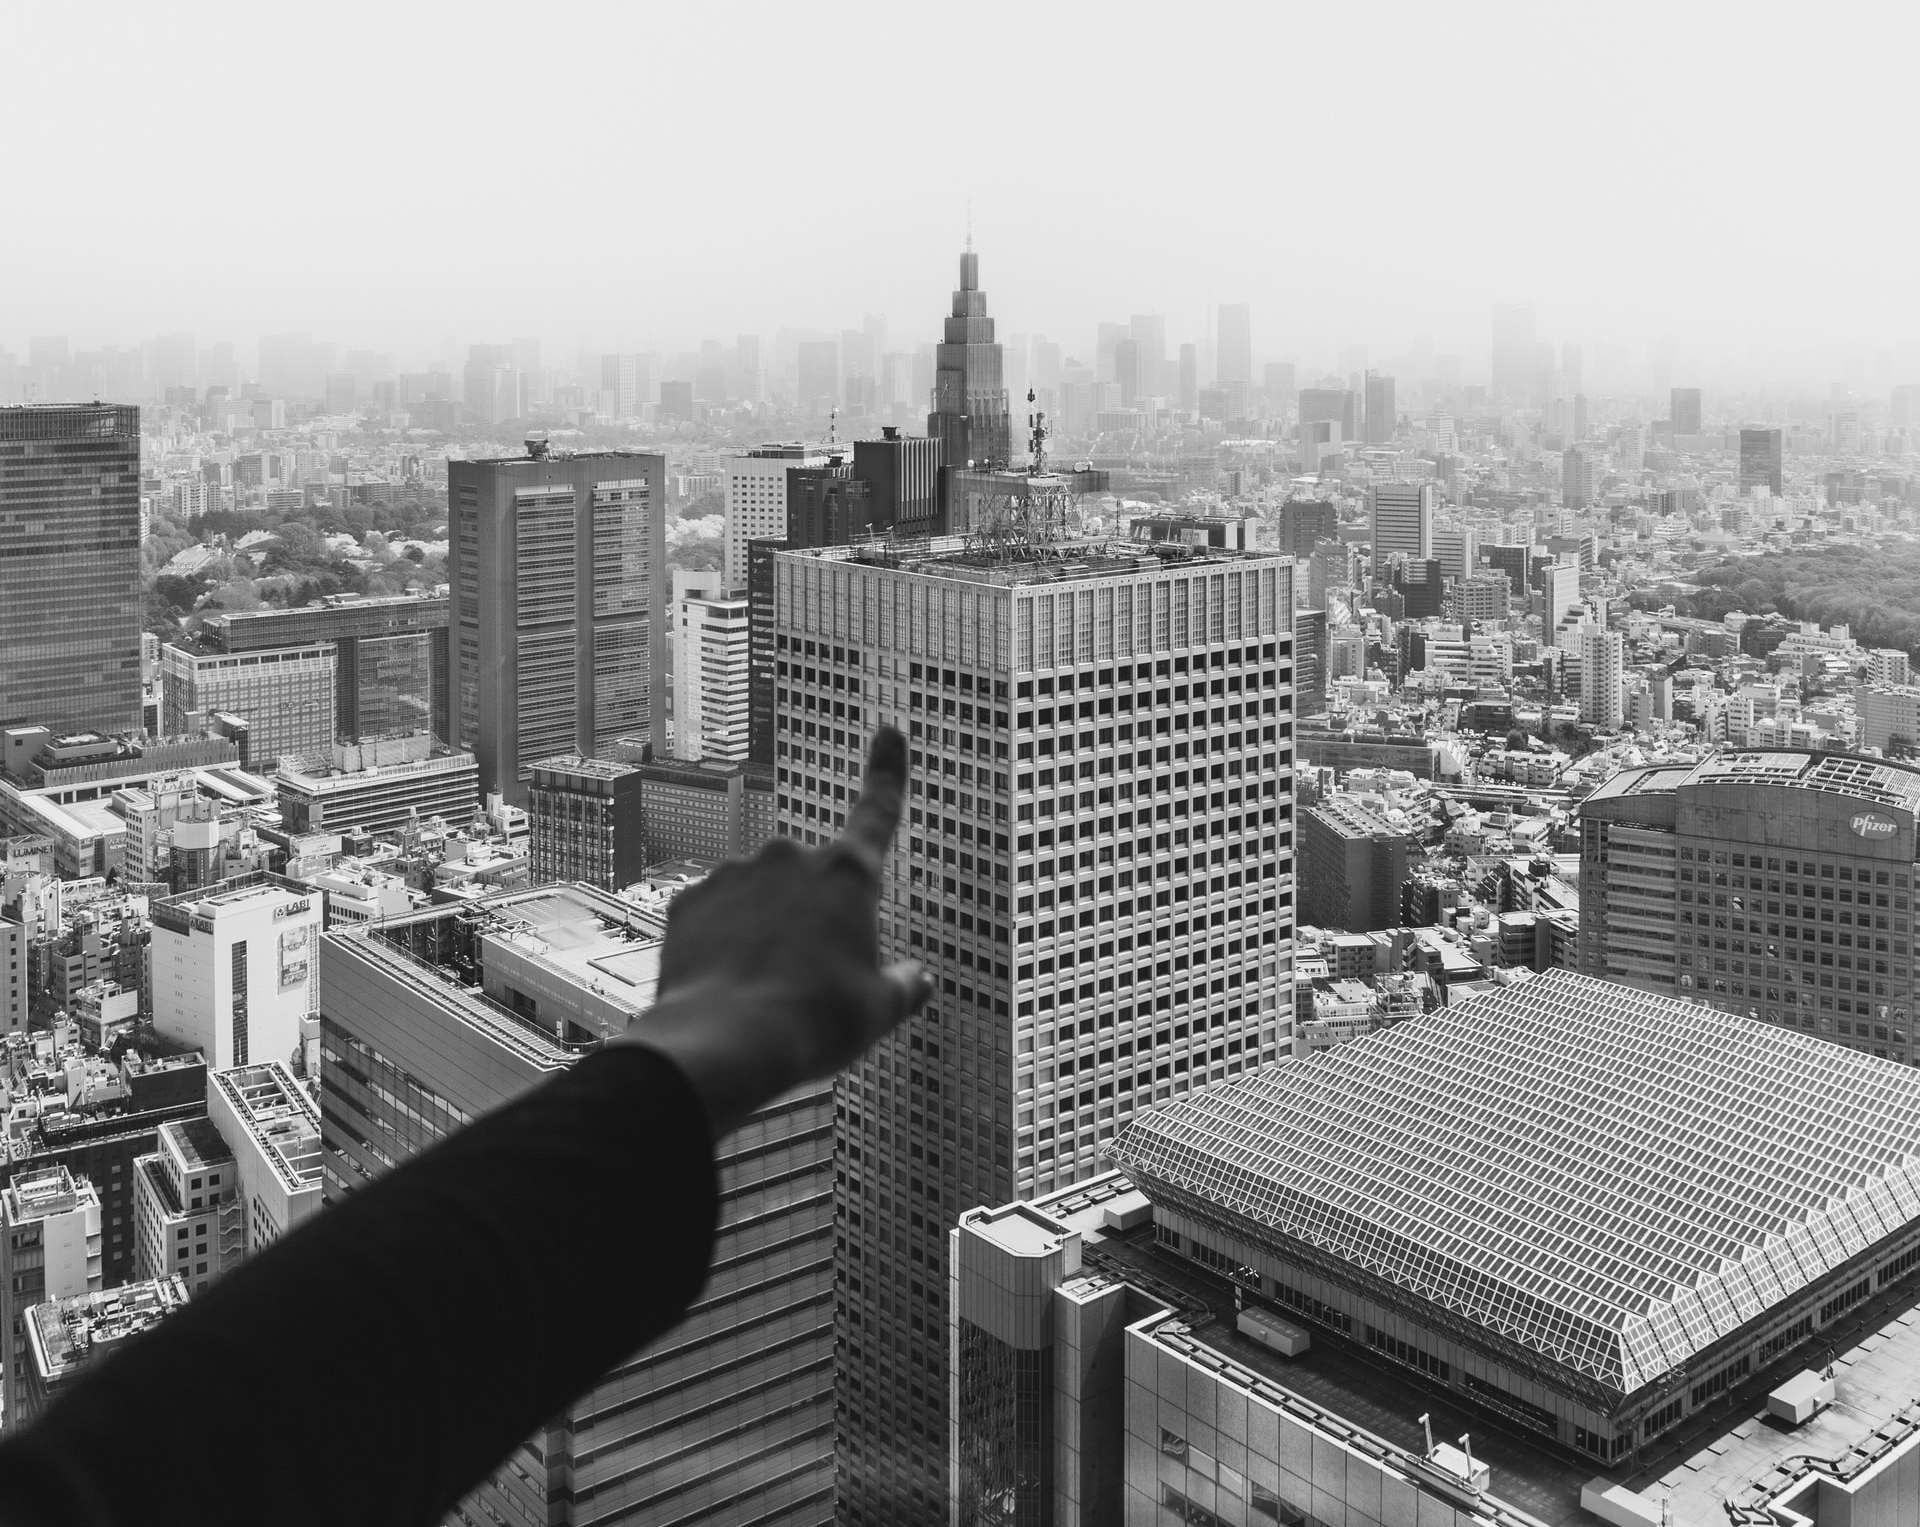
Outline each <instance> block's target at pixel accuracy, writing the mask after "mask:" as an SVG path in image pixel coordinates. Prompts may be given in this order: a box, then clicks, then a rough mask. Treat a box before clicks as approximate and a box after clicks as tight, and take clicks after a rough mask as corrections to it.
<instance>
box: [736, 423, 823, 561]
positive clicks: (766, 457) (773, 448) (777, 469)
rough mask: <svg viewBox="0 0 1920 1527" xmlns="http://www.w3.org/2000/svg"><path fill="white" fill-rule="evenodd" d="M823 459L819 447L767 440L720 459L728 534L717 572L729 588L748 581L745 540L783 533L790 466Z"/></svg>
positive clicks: (777, 536)
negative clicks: (720, 572)
mask: <svg viewBox="0 0 1920 1527" xmlns="http://www.w3.org/2000/svg"><path fill="white" fill-rule="evenodd" d="M826 464H827V452H826V448H825V447H824V446H817V445H800V444H798V443H791V444H776V443H772V442H769V443H768V444H766V445H757V446H753V447H751V448H750V449H748V450H745V451H742V452H740V453H739V454H738V455H736V456H728V457H726V458H725V459H724V460H723V461H722V463H721V468H720V473H721V478H722V480H723V488H724V491H725V493H726V532H725V533H726V538H727V540H726V547H725V553H724V555H725V562H724V565H723V567H722V571H723V572H724V573H725V575H726V585H727V587H728V588H730V589H743V588H745V587H746V586H747V543H748V542H749V541H763V540H772V541H784V540H785V539H786V538H787V473H788V472H789V471H790V470H791V469H793V468H794V467H804V468H813V467H824V466H826Z"/></svg>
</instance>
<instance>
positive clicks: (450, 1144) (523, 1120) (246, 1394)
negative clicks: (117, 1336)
mask: <svg viewBox="0 0 1920 1527" xmlns="http://www.w3.org/2000/svg"><path fill="white" fill-rule="evenodd" d="M717 1203H718V1194H717V1190H716V1186H715V1175H714V1161H713V1144H712V1139H711V1135H710V1132H709V1127H708V1122H707V1117H706V1113H705V1110H704V1109H703V1108H702V1106H701V1103H700V1101H699V1099H698V1097H696V1095H695V1094H694V1092H693V1090H692V1088H691V1087H690V1086H689V1085H688V1083H687V1081H686V1078H685V1077H684V1076H683V1075H682V1074H681V1072H680V1071H679V1069H678V1068H677V1067H675V1066H674V1065H673V1063H672V1062H670V1061H669V1060H667V1059H666V1058H665V1057H664V1056H661V1055H659V1054H657V1053H655V1052H654V1051H651V1050H648V1049H645V1048H642V1047H640V1046H638V1045H616V1046H613V1047H610V1048H608V1049H605V1050H601V1051H599V1052H597V1053H596V1054H593V1055H591V1056H589V1057H588V1058H587V1059H585V1060H583V1061H582V1062H580V1064H579V1065H577V1066H575V1067H574V1068H572V1069H571V1070H570V1071H568V1072H567V1073H565V1074H564V1075H562V1076H559V1077H556V1078H554V1079H553V1080H551V1081H549V1082H546V1083H544V1084H542V1085H541V1086H540V1087H538V1088H536V1089H535V1090H534V1091H533V1092H530V1093H528V1094H527V1095H525V1096H524V1097H521V1098H519V1099H517V1100H516V1101H514V1102H513V1103H510V1104H508V1105H507V1106H506V1107H505V1108H502V1109H500V1110H499V1111H497V1112H495V1113H492V1114H489V1115H487V1116H486V1117H485V1118H482V1119H480V1120H478V1121H476V1122H475V1123H474V1124H472V1125H471V1126H469V1127H468V1128H466V1129H464V1130H462V1131H460V1132H459V1133H458V1134H455V1135H453V1136H451V1137H449V1138H448V1139H447V1140H445V1141H444V1142H442V1143H441V1144H440V1145H438V1146H436V1147H435V1148H434V1149H432V1150H430V1151H427V1152H425V1153H424V1154H422V1155H420V1156H418V1157H416V1158H414V1159H413V1160H412V1161H409V1162H407V1163H405V1164H404V1165H402V1166H400V1167H398V1168H396V1169H395V1170H393V1171H392V1172H390V1173H388V1174H387V1175H386V1176H384V1177H382V1178H380V1179H379V1180H378V1181H376V1182H374V1183H372V1184H370V1185H369V1186H367V1187H366V1188H363V1189H361V1190H360V1191H359V1192H357V1193H355V1194H353V1195H352V1196H351V1197H350V1198H348V1199H347V1200H346V1201H345V1202H344V1203H341V1204H339V1205H337V1206H335V1207H332V1208H329V1209H327V1210H326V1211H325V1212H323V1213H321V1214H319V1215H317V1216H316V1217H315V1218H314V1219H313V1220H311V1221H309V1222H308V1223H307V1224H306V1225H305V1226H303V1227H302V1228H301V1229H300V1230H298V1231H297V1232H295V1233H294V1234H292V1235H290V1236H288V1237H287V1238H286V1239H285V1240H284V1241H282V1242H281V1243H280V1244H279V1245H277V1246H274V1247H271V1248H270V1249H268V1250H267V1251H265V1252H263V1253H261V1254H260V1255H259V1256H258V1257H255V1258H254V1259H253V1260H251V1261H250V1262H248V1263H247V1264H246V1265H244V1266H243V1267H241V1268H239V1269H238V1270H237V1271H235V1272H233V1273H231V1274H229V1275H228V1276H227V1277H226V1278H224V1279H222V1280H221V1281H220V1282H219V1283H217V1284H215V1285H214V1287H213V1288H212V1289H210V1290H209V1291H208V1292H207V1294H206V1295H205V1296H204V1297H203V1298H201V1299H199V1300H197V1301H195V1302H193V1303H191V1304H189V1305H188V1306H186V1307H185V1308H184V1309H182V1310H180V1311H179V1312H177V1313H176V1314H174V1315H172V1316H170V1317H169V1318H168V1319H167V1320H166V1321H165V1322H164V1323H162V1324H161V1325H160V1326H158V1327H156V1328H155V1329H154V1330H153V1331H152V1332H151V1333H150V1334H148V1335H146V1336H143V1337H140V1338H138V1339H137V1340H135V1341H133V1342H131V1343H129V1344H128V1346H127V1347H126V1348H125V1350H123V1351H121V1352H119V1353H117V1354H115V1355H113V1356H111V1357H109V1358H106V1359H105V1360H103V1361H102V1362H101V1364H100V1366H99V1368H98V1369H97V1370H95V1371H94V1372H92V1373H90V1374H88V1375H87V1376H86V1377H85V1378H84V1379H82V1380H80V1381H79V1383H78V1384H77V1386H76V1387H75V1388H74V1389H73V1390H72V1391H71V1392H70V1393H69V1394H68V1395H67V1396H66V1397H65V1398H63V1399H62V1400H60V1401H59V1402H58V1403H57V1404H55V1405H53V1406H52V1407H50V1408H49V1410H48V1411H47V1412H46V1414H45V1415H44V1416H43V1417H42V1418H41V1420H40V1421H39V1422H38V1423H37V1424H36V1425H35V1426H34V1427H33V1428H31V1429H30V1430H29V1431H28V1432H26V1433H25V1434H24V1435H22V1436H20V1437H18V1438H17V1439H13V1440H10V1441H8V1442H7V1443H6V1444H4V1445H3V1446H0V1522H6V1523H9V1524H11V1523H15V1522H18V1523H21V1524H31V1527H39V1524H45V1527H68V1524H85V1527H131V1524H134V1523H147V1522H155V1521H182V1522H184V1521H193V1522H196V1523H201V1524H208V1527H212V1524H220V1523H233V1524H235V1527H239V1524H241V1523H245V1524H248V1527H253V1524H257V1523H261V1522H272V1523H274V1524H276V1527H298V1524H303V1523H312V1524H315V1527H320V1524H325V1527H336V1524H338V1523H341V1522H354V1523H358V1524H364V1527H384V1524H393V1527H400V1524H409V1527H411V1524H420V1527H430V1524H434V1523H437V1522H439V1521H440V1519H441V1518H442V1516H444V1515H445V1513H446V1512H447V1511H448V1510H449V1508H451V1507H452V1506H453V1505H454V1504H455V1503H456V1502H458V1501H459V1499H460V1498H461V1497H462V1496H464V1495H465V1494H466V1493H467V1492H468V1491H469V1490H470V1489H472V1488H473V1486H474V1485H476V1484H478V1483H479V1482H480V1481H481V1480H483V1479H485V1478H486V1477H487V1476H488V1475H489V1474H491V1473H492V1472H493V1470H494V1469H496V1468H497V1467H498V1466H499V1464H500V1463H501V1462H502V1461H503V1460H504V1459H505V1457H506V1456H507V1454H508V1453H509V1452H511V1451H512V1449H513V1448H514V1446H515V1445H516V1444H517V1443H519V1442H520V1441H521V1440H522V1439H524V1438H526V1437H528V1436H529V1435H531V1434H532V1433H534V1432H535V1431H537V1430H539V1428H540V1427H541V1426H542V1425H543V1424H545V1423H546V1422H547V1421H548V1420H549V1419H550V1418H551V1417H553V1416H554V1415H555V1414H557V1413H559V1412H560V1411H562V1410H564V1409H565V1408H566V1406H567V1405H568V1404H569V1402H571V1401H572V1400H573V1399H574V1398H575V1397H576V1396H578V1395H579V1394H581V1393H582V1392H584V1391H585V1390H587V1389H588V1388H590V1387H591V1386H592V1385H593V1383H594V1381H595V1380H596V1379H598V1378H599V1377H600V1376H601V1375H602V1374H604V1373H606V1372H607V1371H608V1370H610V1369H612V1368H614V1367H615V1366H617V1365H618V1364H620V1363H621V1362H623V1361H625V1360H626V1359H627V1358H628V1357H630V1356H631V1355H632V1354H633V1353H634V1352H636V1351H637V1350H639V1349H640V1348H641V1347H642V1346H644V1345H645V1344H646V1343H647V1342H648V1341H650V1340H652V1339H653V1338H654V1337H656V1336H658V1335H659V1334H661V1333H662V1332H663V1331H666V1330H669V1329H670V1328H671V1327H672V1326H673V1325H675V1324H676V1323H677V1322H678V1320H679V1319H680V1316H681V1313H682V1312H683V1311H684V1310H685V1309H686V1307H687V1305H688V1304H689V1303H690V1302H691V1301H692V1299H693V1298H694V1296H695V1295H696V1294H697V1293H698V1292H699V1289H700V1287H701V1285H702V1283H703V1282H704V1281H705V1279H706V1271H707V1261H708V1257H709V1255H710V1254H711V1251H712V1246H713V1233H714V1223H715V1216H716V1213H717Z"/></svg>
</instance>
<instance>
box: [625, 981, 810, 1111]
mask: <svg viewBox="0 0 1920 1527" xmlns="http://www.w3.org/2000/svg"><path fill="white" fill-rule="evenodd" d="M785 1005H786V1004H784V1003H783V1002H782V1000H781V997H780V994H779V993H778V992H776V991H769V990H760V989H757V988H755V987H753V986H749V985H745V984H743V983H741V982H738V981H733V980H729V979H724V978H716V979H711V980H704V981H696V982H689V983H686V984H682V985H679V986H676V987H674V988H673V990H672V991H670V992H668V993H666V994H664V995H663V996H661V997H660V999H659V1000H658V1001H656V1002H655V1003H654V1004H653V1006H651V1007H650V1008H648V1009H647V1010H646V1011H645V1012H643V1013H640V1014H638V1015H636V1016H635V1017H634V1019H633V1021H632V1022H631V1023H630V1024H629V1025H628V1027H627V1030H626V1032H625V1033H624V1034H620V1035H618V1036H616V1037H615V1038H613V1039H612V1040H610V1041H609V1042H610V1043H613V1044H640V1045H645V1046H647V1047H648V1048H649V1049H652V1050H654V1051H656V1052H658V1053H659V1054H661V1055H664V1056H665V1057H666V1058H667V1059H669V1060H671V1061H672V1062H673V1063H674V1064H675V1065H676V1066H677V1067H678V1068H679V1069H680V1072H681V1074H682V1075H683V1076H685V1077H686V1079H687V1081H688V1083H689V1084H690V1085H691V1086H692V1088H693V1090H694V1092H695V1094H696V1095H697V1096H698V1097H699V1098H700V1101H701V1103H702V1104H703V1105H704V1106H705V1107H706V1110H707V1118H708V1121H709V1123H710V1124H711V1126H712V1130H713V1136H714V1138H715V1139H716V1140H717V1139H719V1138H720V1137H721V1136H723V1135H725V1134H728V1133H730V1132H731V1131H732V1130H734V1129H736V1128H738V1127H739V1126H740V1125H741V1124H743V1123H745V1122H746V1120H747V1118H748V1116H749V1115H751V1114H752V1113H753V1112H754V1111H755V1110H756V1109H759V1108H762V1107H764V1106H765V1105H766V1104H768V1103H770V1102H772V1101H773V1100H774V1099H775V1098H777V1097H779V1096H780V1095H781V1094H782V1093H784V1092H787V1091H789V1090H791V1089H792V1088H794V1087H796V1086H798V1085H799V1084H800V1083H801V1082H803V1081H805V1080H806V1077H807V1069H806V1064H805V1060H804V1058H803V1057H802V1056H801V1055H800V1054H799V1045H798V1040H799V1037H800V1034H801V1025H800V1024H799V1023H798V1022H797V1020H796V1019H794V1018H793V1017H791V1016H783V1008H784V1007H785Z"/></svg>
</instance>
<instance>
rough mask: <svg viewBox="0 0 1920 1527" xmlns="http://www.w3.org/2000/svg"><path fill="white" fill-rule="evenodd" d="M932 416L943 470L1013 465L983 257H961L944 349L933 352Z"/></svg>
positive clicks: (942, 343)
mask: <svg viewBox="0 0 1920 1527" xmlns="http://www.w3.org/2000/svg"><path fill="white" fill-rule="evenodd" d="M932 402H933V410H932V412H931V413H929V414H928V415H927V434H928V435H930V436H931V437H932V438H933V439H935V440H937V441H939V442H940V464H941V465H942V466H943V467H951V468H964V467H968V466H975V467H980V468H1005V467H1007V466H1010V465H1011V464H1012V459H1013V422H1012V414H1011V411H1010V409H1009V406H1008V398H1007V384H1006V378H1005V375H1004V372H1003V357H1002V355H1001V351H1000V345H999V344H998V343H997V342H996V341H995V339H994V337H993V320H992V319H991V318H989V317H988V316H987V294H986V293H985V292H983V291H981V290H980V256H979V255H977V254H975V253H974V252H973V250H972V249H968V250H967V251H966V253H964V254H963V255H961V256H960V285H959V287H958V289H957V290H956V291H955V292H954V294H953V310H952V312H951V313H949V314H948V315H947V319H946V323H945V326H944V328H943V329H942V331H941V337H940V344H939V346H938V347H937V349H936V350H935V351H934V371H933V399H932Z"/></svg>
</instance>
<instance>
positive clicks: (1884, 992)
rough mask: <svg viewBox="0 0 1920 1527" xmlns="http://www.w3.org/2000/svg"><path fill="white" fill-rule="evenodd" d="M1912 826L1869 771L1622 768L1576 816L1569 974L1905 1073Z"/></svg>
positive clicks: (1909, 792) (1903, 804)
mask: <svg viewBox="0 0 1920 1527" xmlns="http://www.w3.org/2000/svg"><path fill="white" fill-rule="evenodd" d="M1916 812H1920V769H1916V768H1913V767H1911V766H1909V765H1906V764H1900V763H1893V762H1889V761H1887V760H1883V759H1878V758H1861V757H1854V756H1851V755H1848V754H1839V753H1817V752H1801V751H1796V750H1789V749H1764V750H1763V749H1748V750H1746V751H1744V752H1735V753H1724V754H1721V755H1719V756H1717V757H1714V758H1709V759H1707V760H1705V761H1704V762H1701V763H1697V764H1692V765H1687V764H1679V765H1663V766H1656V767H1652V768H1643V769H1623V770H1622V771H1620V772H1619V773H1618V774H1615V775H1614V776H1613V777H1612V778H1610V779H1609V780H1607V781H1606V783H1604V784H1603V785H1602V786H1601V787H1600V788H1599V789H1598V790H1596V791H1595V792H1594V793H1593V795H1592V796H1590V797H1589V798H1588V799H1587V800H1586V801H1584V802H1582V804H1581V808H1580V820H1581V844H1580V864H1581V869H1580V968H1581V970H1583V971H1585V972H1586V973H1587V974H1589V975H1596V976H1604V977H1606V978H1607V979H1608V980H1612V981H1624V982H1626V983H1628V984H1629V985H1632V986H1638V987H1641V988H1643V989H1645V990H1648V991H1654V992H1661V993H1664V994H1667V995H1671V996H1678V997H1684V998H1690V999H1692V1000H1694V1001H1700V1002H1707V1003H1710V1004H1712V1005H1713V1006H1715V1007H1718V1008H1721V1009H1724V1010H1725V1011H1728V1012H1733V1013H1741V1014H1746V1015H1748V1016H1750V1017H1755V1018H1760V1019H1763V1020H1764V1021H1766V1022H1768V1023H1775V1024H1781V1025H1784V1026H1788V1027H1798V1028H1801V1029H1804V1030H1807V1031H1809V1032H1812V1033H1814V1034H1817V1035H1819V1036H1820V1037H1821V1038H1823V1039H1829V1040H1832V1041H1833V1042H1834V1043H1836V1044H1841V1045H1845V1046H1847V1047H1849V1048H1851V1049H1855V1050H1866V1051H1871V1052H1872V1053H1873V1054H1876V1055H1882V1056H1886V1057H1888V1058H1890V1059H1893V1060H1902V1061H1907V1062H1909V1063H1913V1062H1914V1061H1915V1060H1916V1059H1920V1049H1917V1048H1916V1045H1915V1043H1914V1032H1913V1022H1914V1003H1915V998H1916V987H1917V986H1920V970H1917V969H1916V964H1915V957H1916V953H1920V951H1917V950H1916V947H1915V945H1914V942H1913V926H1912V924H1913V917H1912V903H1913V892H1914V881H1915V876H1916V873H1917V870H1916V865H1915V862H1914V861H1915V849H1914V824H1915V819H1916Z"/></svg>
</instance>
